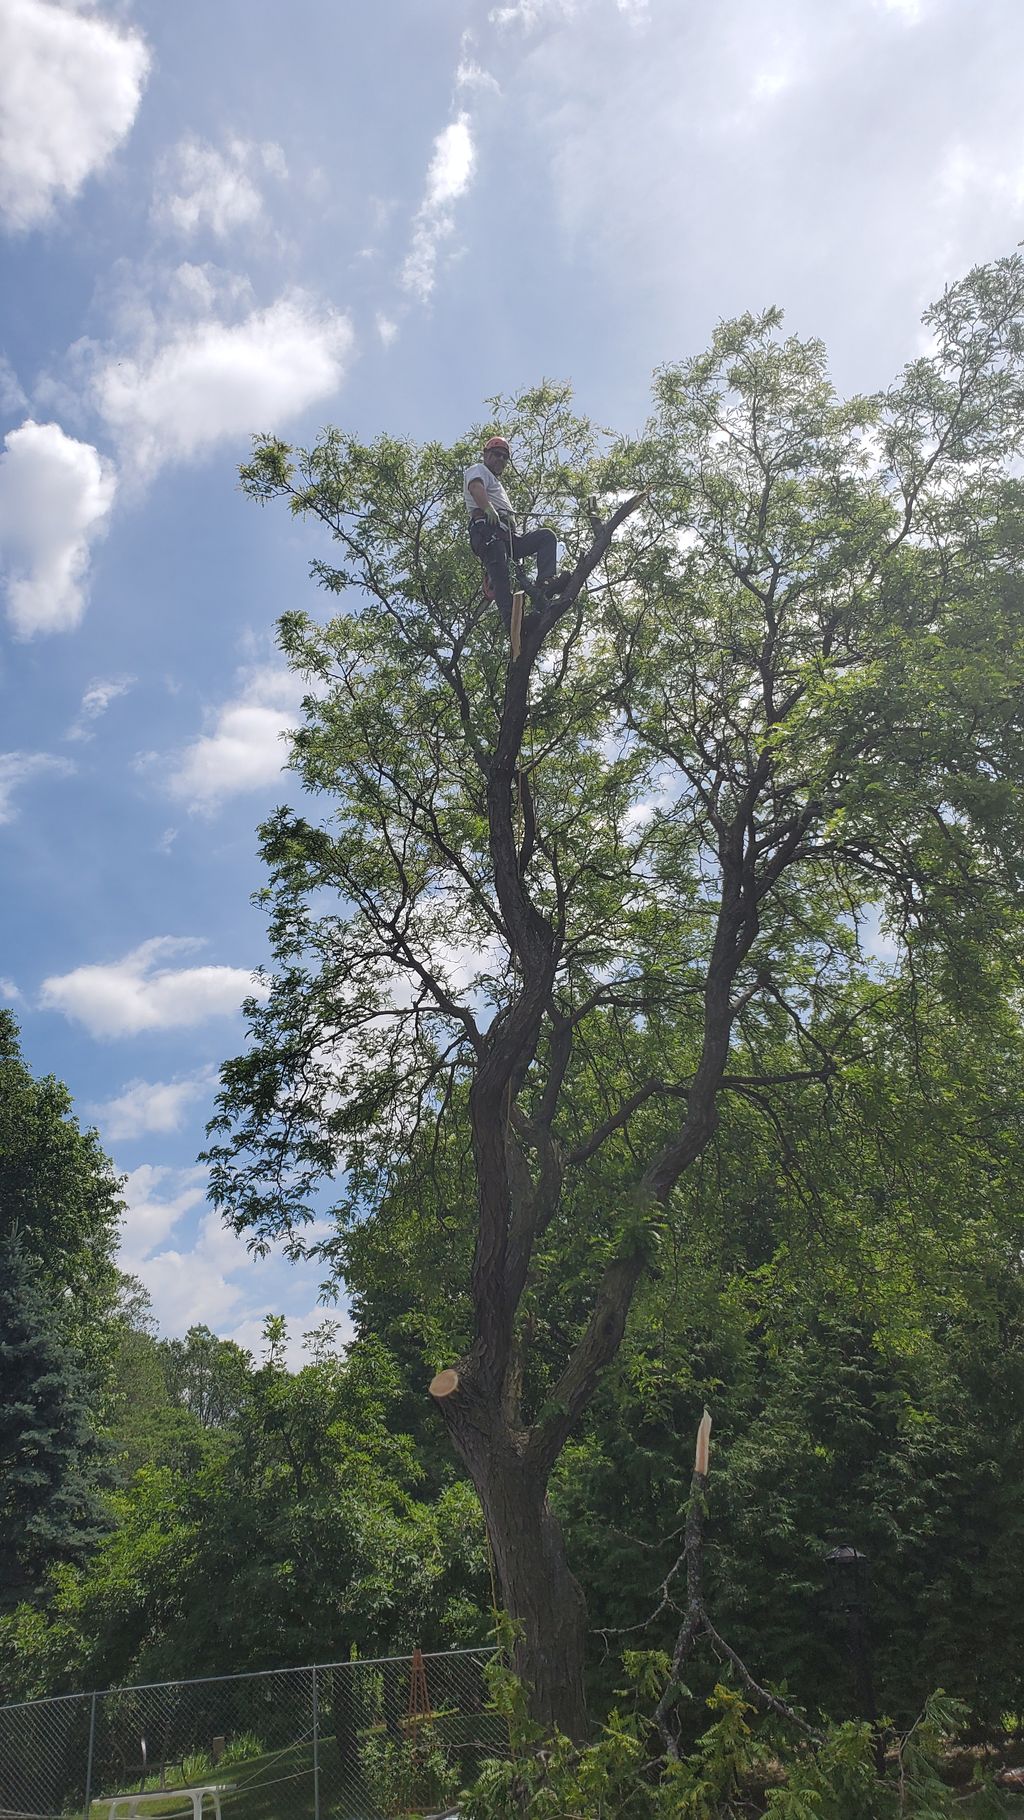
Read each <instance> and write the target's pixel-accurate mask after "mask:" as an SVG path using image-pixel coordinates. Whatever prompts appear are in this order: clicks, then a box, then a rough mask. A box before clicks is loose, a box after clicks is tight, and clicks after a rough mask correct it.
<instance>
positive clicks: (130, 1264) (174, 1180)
mask: <svg viewBox="0 0 1024 1820" xmlns="http://www.w3.org/2000/svg"><path fill="white" fill-rule="evenodd" d="M123 1194H124V1202H125V1217H124V1223H123V1225H122V1227H121V1257H120V1265H121V1268H122V1270H128V1271H131V1272H133V1273H137V1271H138V1268H139V1266H140V1265H141V1264H142V1263H143V1261H144V1260H145V1259H146V1258H147V1257H148V1256H149V1254H150V1252H151V1251H153V1250H154V1248H155V1247H156V1246H157V1245H159V1244H160V1242H161V1240H163V1239H165V1238H167V1237H168V1236H169V1234H170V1233H172V1232H173V1231H174V1228H175V1226H176V1225H177V1224H178V1221H179V1220H180V1219H182V1218H183V1216H184V1215H185V1214H186V1213H189V1212H190V1211H191V1210H192V1208H193V1207H196V1206H197V1205H198V1204H199V1202H200V1201H202V1200H203V1199H204V1198H205V1195H206V1171H205V1170H204V1169H200V1168H198V1167H197V1168H192V1169H170V1168H167V1167H165V1166H164V1165H162V1164H153V1163H143V1164H142V1165H141V1166H140V1167H139V1168H138V1169H133V1170H131V1171H130V1173H129V1174H128V1176H127V1177H126V1178H125V1184H124V1190H123Z"/></svg>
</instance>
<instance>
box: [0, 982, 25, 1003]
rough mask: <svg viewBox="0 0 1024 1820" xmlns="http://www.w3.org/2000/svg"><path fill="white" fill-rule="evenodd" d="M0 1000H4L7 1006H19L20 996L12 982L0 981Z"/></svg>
mask: <svg viewBox="0 0 1024 1820" xmlns="http://www.w3.org/2000/svg"><path fill="white" fill-rule="evenodd" d="M0 998H3V999H6V1000H7V1003H8V1004H9V1005H20V1004H21V1003H22V996H21V993H20V992H19V990H18V988H17V986H16V985H15V983H14V981H13V980H9V979H0Z"/></svg>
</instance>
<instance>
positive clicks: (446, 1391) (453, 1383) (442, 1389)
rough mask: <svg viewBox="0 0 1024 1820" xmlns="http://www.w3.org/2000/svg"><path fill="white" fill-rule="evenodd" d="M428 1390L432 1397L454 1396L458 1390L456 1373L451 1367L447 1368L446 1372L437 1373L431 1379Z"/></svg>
mask: <svg viewBox="0 0 1024 1820" xmlns="http://www.w3.org/2000/svg"><path fill="white" fill-rule="evenodd" d="M429 1388H430V1394H431V1396H432V1397H451V1396H454V1395H455V1392H456V1391H457V1390H458V1388H459V1374H458V1372H457V1371H456V1370H455V1369H454V1367H453V1366H449V1367H448V1369H447V1371H439V1372H438V1373H437V1376H436V1377H433V1378H431V1380H430V1387H429Z"/></svg>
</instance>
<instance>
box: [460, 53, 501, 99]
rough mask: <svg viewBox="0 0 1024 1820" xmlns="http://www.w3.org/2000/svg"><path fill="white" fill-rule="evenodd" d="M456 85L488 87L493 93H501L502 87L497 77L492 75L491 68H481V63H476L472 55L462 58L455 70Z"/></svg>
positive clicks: (461, 86)
mask: <svg viewBox="0 0 1024 1820" xmlns="http://www.w3.org/2000/svg"><path fill="white" fill-rule="evenodd" d="M455 86H456V88H479V89H486V90H487V91H489V92H490V93H491V94H494V95H500V94H501V87H500V85H499V83H498V81H497V79H496V78H495V77H494V76H492V75H491V73H490V71H489V70H485V69H481V67H480V65H479V63H474V62H473V60H472V58H471V57H464V58H462V59H460V61H459V64H458V66H457V68H456V71H455Z"/></svg>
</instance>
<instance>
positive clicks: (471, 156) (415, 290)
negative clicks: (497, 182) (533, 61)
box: [402, 114, 476, 303]
mask: <svg viewBox="0 0 1024 1820" xmlns="http://www.w3.org/2000/svg"><path fill="white" fill-rule="evenodd" d="M475 165H476V148H475V146H474V144H473V133H472V128H471V125H470V119H469V115H468V114H459V116H458V118H457V119H455V120H452V121H450V122H449V124H448V125H447V126H446V127H445V128H444V131H443V132H440V133H438V135H437V138H436V139H435V140H434V149H433V153H432V155H431V159H430V164H429V165H428V167H427V177H426V183H425V185H424V191H423V201H422V202H421V203H420V206H419V208H418V210H417V211H416V216H415V219H414V221H413V231H412V241H411V243H410V247H409V252H408V254H407V256H406V260H405V264H404V265H403V267H402V286H403V288H404V289H405V290H407V291H411V292H412V294H413V295H414V296H415V297H418V298H419V300H420V302H421V303H425V302H426V300H427V298H428V297H429V296H430V293H431V291H432V290H433V288H434V284H435V280H436V273H437V258H438V253H439V251H440V247H441V243H442V241H444V240H447V239H449V238H450V237H451V235H452V234H453V233H454V232H455V218H454V216H453V214H452V204H453V203H454V202H457V201H458V199H459V197H460V196H462V195H464V194H465V192H466V190H467V189H468V188H469V185H470V182H471V180H472V176H473V171H474V168H475Z"/></svg>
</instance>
